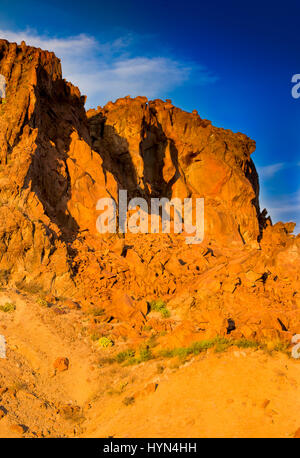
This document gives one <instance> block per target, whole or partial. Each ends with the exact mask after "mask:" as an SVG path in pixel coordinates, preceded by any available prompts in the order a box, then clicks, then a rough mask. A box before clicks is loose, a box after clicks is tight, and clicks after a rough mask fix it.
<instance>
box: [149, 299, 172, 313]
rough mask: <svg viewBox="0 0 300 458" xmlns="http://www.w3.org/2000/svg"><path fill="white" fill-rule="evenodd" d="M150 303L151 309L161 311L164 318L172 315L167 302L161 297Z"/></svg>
mask: <svg viewBox="0 0 300 458" xmlns="http://www.w3.org/2000/svg"><path fill="white" fill-rule="evenodd" d="M149 305H150V309H151V310H153V311H155V312H160V314H161V316H162V317H163V318H169V316H170V315H171V314H170V311H169V310H168V309H167V307H166V303H165V302H164V301H162V300H161V299H158V300H154V301H151V302H150V304H149Z"/></svg>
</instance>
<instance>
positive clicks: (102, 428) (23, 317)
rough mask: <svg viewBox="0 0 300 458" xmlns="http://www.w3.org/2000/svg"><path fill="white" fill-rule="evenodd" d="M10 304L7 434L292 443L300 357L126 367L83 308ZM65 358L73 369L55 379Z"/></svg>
mask: <svg viewBox="0 0 300 458" xmlns="http://www.w3.org/2000/svg"><path fill="white" fill-rule="evenodd" d="M7 302H10V303H12V302H14V303H15V305H16V310H15V311H14V312H12V313H4V312H0V334H3V335H4V336H5V338H6V340H7V358H6V359H0V437H21V436H22V437H73V436H76V437H108V436H113V437H293V436H294V434H295V431H297V429H298V428H299V426H300V418H299V411H300V362H299V360H293V359H291V358H288V356H286V355H284V354H279V353H275V354H273V355H268V354H266V353H265V352H262V351H253V350H250V349H247V350H240V349H234V348H232V349H230V350H229V351H227V352H225V353H219V354H218V353H214V351H213V350H211V351H209V352H208V353H207V354H201V355H199V356H197V357H194V358H193V359H192V360H190V361H188V362H187V363H185V364H183V365H182V364H179V363H178V361H177V360H174V359H160V360H158V359H156V360H150V361H148V362H144V363H142V364H140V365H135V366H127V367H123V366H121V365H119V364H117V363H109V362H108V360H107V356H109V355H110V352H111V351H112V350H104V349H99V348H97V347H95V345H94V344H93V342H92V341H91V340H90V339H89V338H87V337H85V336H83V335H82V333H81V330H82V328H83V327H84V325H85V319H86V318H85V316H84V315H83V314H82V312H81V311H74V310H72V311H70V312H68V313H65V314H61V313H58V312H57V311H55V309H48V308H45V307H41V305H39V304H38V303H36V301H35V300H33V299H32V298H30V297H26V295H22V294H18V293H17V292H14V291H6V292H2V293H0V305H3V304H5V303H7ZM57 357H67V358H68V359H69V361H70V366H69V369H68V370H67V371H65V372H61V373H56V374H55V373H54V368H53V363H54V361H55V359H56V358H57ZM1 412H3V414H1ZM1 417H2V418H1Z"/></svg>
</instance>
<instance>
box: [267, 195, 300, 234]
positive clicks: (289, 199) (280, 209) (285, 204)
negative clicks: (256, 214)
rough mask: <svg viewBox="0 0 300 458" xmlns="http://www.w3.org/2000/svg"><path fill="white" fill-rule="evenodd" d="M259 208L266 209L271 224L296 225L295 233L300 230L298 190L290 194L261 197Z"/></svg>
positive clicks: (299, 198)
mask: <svg viewBox="0 0 300 458" xmlns="http://www.w3.org/2000/svg"><path fill="white" fill-rule="evenodd" d="M260 200H261V204H263V205H261V208H264V207H265V208H266V209H267V210H268V212H269V215H271V218H272V221H273V223H276V222H278V221H283V222H290V221H293V222H295V223H297V226H296V230H295V233H299V229H300V189H299V190H298V191H296V192H293V193H290V194H282V195H278V196H273V197H272V198H270V197H264V196H263V197H262V198H261V199H260Z"/></svg>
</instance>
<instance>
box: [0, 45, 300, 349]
mask: <svg viewBox="0 0 300 458" xmlns="http://www.w3.org/2000/svg"><path fill="white" fill-rule="evenodd" d="M0 74H1V75H3V76H4V77H5V88H4V87H3V85H2V86H1V88H2V89H5V94H4V90H2V92H1V94H2V95H5V97H4V98H3V97H1V104H0V161H1V163H0V218H1V226H0V283H5V282H11V283H13V284H16V285H17V286H18V287H20V288H23V289H24V288H25V287H27V288H28V286H29V290H30V291H31V292H32V291H33V289H35V291H40V290H44V291H45V292H51V293H53V294H54V295H57V296H58V295H63V296H66V297H70V298H72V299H76V300H78V302H80V304H81V305H82V306H88V307H91V306H96V307H97V308H100V309H101V310H102V309H105V311H104V313H103V314H102V315H101V317H100V318H99V319H94V320H93V326H95V328H96V331H97V332H101V333H102V334H103V335H106V333H109V335H111V336H112V337H114V338H116V339H118V338H119V337H121V336H123V337H126V338H127V337H128V336H129V335H130V336H132V335H134V336H137V335H139V336H141V333H142V332H143V331H142V330H143V327H144V325H145V324H146V323H148V325H151V328H152V330H153V332H161V331H164V332H165V331H167V332H168V336H167V342H166V344H168V343H170V342H171V341H172V339H174V342H177V343H178V342H179V341H180V344H181V345H183V344H186V342H187V341H188V340H189V339H190V340H195V339H196V340H197V339H198V340H199V338H203V337H207V336H215V335H216V334H221V335H222V334H226V329H227V323H228V320H229V319H232V318H233V319H234V322H235V324H236V326H237V329H236V330H234V331H233V332H234V333H235V334H236V335H237V336H241V337H246V338H248V337H259V336H260V337H264V336H265V335H269V336H272V337H274V338H278V337H284V336H285V338H287V339H289V338H290V336H291V333H292V332H298V330H299V323H300V317H299V297H298V296H299V294H298V293H297V291H298V290H299V288H298V285H299V262H300V238H299V236H298V237H294V236H293V235H291V232H292V231H293V227H294V226H293V224H287V225H284V224H282V223H281V224H277V225H275V226H272V225H271V221H270V220H267V219H266V218H265V212H263V213H262V214H260V210H259V202H258V193H259V185H258V177H257V173H256V170H255V167H254V165H253V162H252V160H251V158H250V155H251V153H252V152H253V151H254V147H255V144H254V142H253V141H252V140H250V139H249V138H247V137H246V136H245V135H243V134H240V133H238V134H233V133H232V132H231V131H228V130H224V129H218V128H216V127H213V126H212V125H211V123H210V122H209V121H206V120H202V119H201V118H200V117H199V116H198V114H197V113H196V112H193V113H191V114H190V113H186V112H184V111H182V110H179V109H178V108H175V107H174V106H173V105H172V104H171V102H170V101H167V102H162V101H160V100H155V101H153V102H148V101H147V99H146V98H143V97H137V98H136V99H130V98H125V99H120V100H118V101H117V102H115V103H111V102H110V103H108V104H107V105H106V106H105V107H104V108H98V109H97V110H90V111H89V112H88V117H87V116H86V113H85V109H84V99H83V98H82V97H81V95H80V92H79V90H78V89H77V88H75V87H74V86H72V85H71V84H70V83H67V82H66V81H64V80H63V79H62V76H61V68H60V62H59V60H58V59H57V58H56V57H55V56H54V54H53V53H49V52H46V51H42V50H40V49H35V48H30V47H27V46H26V45H25V44H24V43H22V44H21V46H17V45H16V44H10V43H8V42H7V41H4V40H0ZM118 189H126V190H127V191H128V196H129V197H138V196H142V197H145V198H146V199H149V198H150V197H168V198H172V197H180V198H181V199H183V198H185V197H190V196H194V197H204V199H205V240H204V242H203V244H199V245H194V246H189V245H187V244H186V243H185V237H184V235H183V234H176V235H169V234H131V233H127V234H125V236H124V238H119V237H118V234H113V235H109V237H102V236H100V234H98V233H97V231H96V219H97V216H98V214H99V213H98V212H97V211H96V203H97V201H98V199H99V198H101V197H106V196H112V197H113V198H115V199H117V193H118ZM258 241H259V244H258ZM33 287H34V288H33ZM125 293H126V294H125ZM153 298H162V299H164V300H165V301H167V302H168V304H169V306H170V308H171V311H172V314H173V316H174V317H175V318H173V317H172V316H171V318H170V319H168V320H163V321H162V320H161V319H160V318H159V317H157V316H155V315H154V316H153V315H151V314H150V316H148V315H149V313H148V312H149V310H148V307H147V303H146V301H147V300H152V299H153ZM257 304H259V307H260V308H259V309H258V308H257ZM282 304H284V308H283V307H282ZM115 325H116V326H115ZM287 330H288V331H287Z"/></svg>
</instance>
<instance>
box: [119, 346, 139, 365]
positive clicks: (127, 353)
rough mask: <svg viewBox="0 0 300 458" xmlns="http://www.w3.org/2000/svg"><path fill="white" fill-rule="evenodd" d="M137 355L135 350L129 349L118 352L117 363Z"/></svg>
mask: <svg viewBox="0 0 300 458" xmlns="http://www.w3.org/2000/svg"><path fill="white" fill-rule="evenodd" d="M134 356H135V351H134V350H131V349H128V350H125V351H121V352H120V353H118V354H117V356H116V361H117V363H120V364H121V363H124V361H126V360H127V359H130V358H134Z"/></svg>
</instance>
